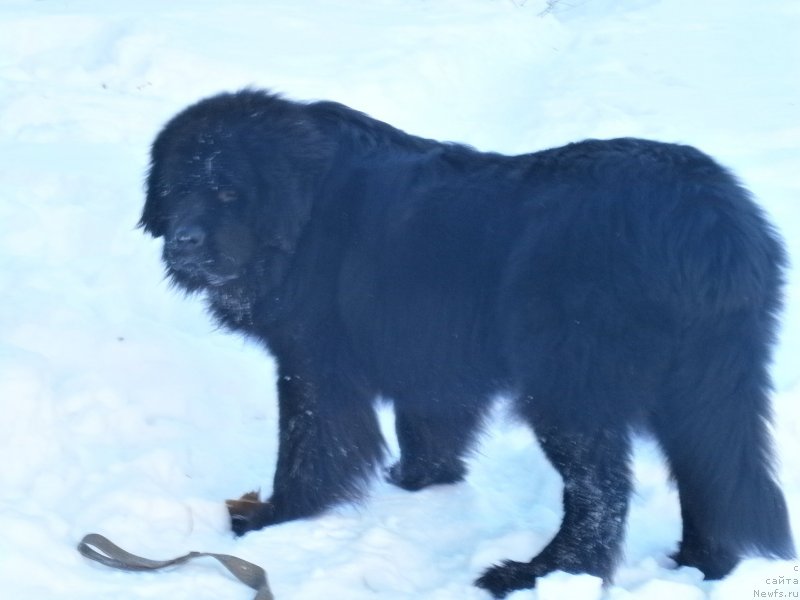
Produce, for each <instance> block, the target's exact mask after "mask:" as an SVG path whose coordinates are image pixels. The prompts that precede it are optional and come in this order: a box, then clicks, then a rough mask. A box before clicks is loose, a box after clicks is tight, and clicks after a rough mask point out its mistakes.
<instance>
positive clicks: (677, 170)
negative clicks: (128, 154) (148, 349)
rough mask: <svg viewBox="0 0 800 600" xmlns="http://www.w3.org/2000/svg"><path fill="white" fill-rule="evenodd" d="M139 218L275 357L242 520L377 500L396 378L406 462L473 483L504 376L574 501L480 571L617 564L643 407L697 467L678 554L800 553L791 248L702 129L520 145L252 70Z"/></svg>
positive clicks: (175, 142) (502, 580)
mask: <svg viewBox="0 0 800 600" xmlns="http://www.w3.org/2000/svg"><path fill="white" fill-rule="evenodd" d="M141 226H142V227H144V229H145V230H146V231H147V232H149V233H150V234H152V235H153V236H155V237H162V238H163V240H164V254H163V257H164V262H165V264H166V268H167V272H168V275H169V277H170V278H171V280H172V281H173V282H174V283H175V284H176V285H177V286H178V287H180V288H183V289H184V290H187V291H189V292H202V293H203V295H204V296H205V299H206V301H207V302H208V305H209V307H210V309H211V312H212V313H213V315H214V317H215V318H216V320H217V321H218V322H219V323H221V324H222V325H224V326H226V327H227V328H229V329H231V330H233V331H239V332H242V333H245V334H247V335H249V336H251V337H253V338H255V339H257V340H259V341H260V342H262V343H263V344H264V345H265V346H266V347H267V348H269V350H270V351H271V352H272V353H273V354H274V355H275V357H276V359H277V363H278V367H279V379H278V392H279V403H280V423H279V426H280V448H279V451H278V457H277V470H276V473H275V480H274V487H273V490H272V495H271V496H270V497H269V498H268V499H265V500H263V501H261V500H259V498H258V497H257V495H255V494H247V495H246V496H244V497H243V498H242V499H241V500H239V501H233V502H230V503H229V510H230V513H231V521H232V528H233V531H234V532H235V533H237V534H239V535H241V534H244V533H246V532H248V531H251V530H255V529H260V528H262V527H265V526H268V525H273V524H275V523H280V522H282V521H286V520H289V519H298V518H303V517H309V516H311V515H315V514H318V513H320V512H321V511H324V510H325V509H326V508H328V507H330V506H332V505H334V504H336V503H338V502H342V501H346V500H352V499H355V498H358V497H359V496H360V495H361V494H362V492H363V490H364V488H365V484H366V482H367V481H368V480H369V479H370V478H371V477H372V476H373V475H374V474H375V473H376V471H378V470H379V469H380V466H381V465H382V461H383V459H384V454H385V449H384V441H383V439H382V437H381V432H380V430H379V427H378V422H377V420H376V415H375V411H374V401H375V399H376V397H377V396H382V397H384V398H388V399H391V400H392V402H393V405H394V410H395V412H396V426H397V437H398V439H399V443H400V448H401V456H400V459H399V460H398V461H397V462H396V463H395V464H394V465H393V466H392V467H391V468H390V469H389V470H388V477H389V479H390V480H391V481H392V482H393V483H395V484H397V485H398V486H400V487H402V488H405V489H407V490H418V489H420V488H423V487H425V486H429V485H434V484H443V483H453V482H456V481H460V480H461V479H463V478H464V476H465V463H464V458H465V456H466V455H467V454H468V452H469V450H470V447H471V446H472V445H473V442H474V441H475V438H476V432H478V431H479V429H480V428H481V423H482V420H483V419H484V417H485V415H486V414H487V409H488V407H489V405H490V399H491V398H492V396H493V395H495V394H497V393H498V392H500V393H504V394H507V395H509V396H510V397H512V398H513V399H514V407H515V410H516V414H517V415H518V416H519V418H520V419H522V420H523V421H524V422H526V423H528V424H529V425H530V426H531V428H532V429H533V430H534V431H535V432H536V434H537V436H538V439H539V441H540V443H541V445H542V448H543V449H544V452H545V453H546V455H547V457H548V458H549V460H550V461H551V462H552V464H553V466H554V467H555V468H556V469H557V470H558V472H559V473H560V474H561V476H562V478H563V480H564V498H563V502H564V519H563V523H562V524H561V528H560V529H559V531H558V532H557V533H556V534H555V536H554V537H553V539H552V541H550V543H549V544H548V545H547V546H546V547H545V548H544V549H542V550H541V552H540V553H539V554H538V555H537V556H535V557H534V558H533V559H532V560H530V561H529V562H514V561H506V562H504V563H503V564H501V565H498V566H494V567H492V568H490V569H489V570H487V571H486V572H485V573H484V574H483V575H482V576H481V577H480V578H479V579H478V580H477V585H479V586H481V587H483V588H485V589H486V590H488V591H489V592H491V593H492V594H493V595H494V596H495V597H498V598H499V597H503V596H504V595H505V594H507V593H508V592H510V591H512V590H516V589H519V588H526V587H531V586H533V585H534V584H535V581H536V578H537V577H541V576H543V575H545V574H547V573H549V572H551V571H554V570H563V571H567V572H572V573H591V574H594V575H597V576H600V577H603V578H606V579H608V578H609V577H610V576H611V575H612V573H613V570H614V565H615V562H616V561H617V560H618V558H619V555H620V548H621V541H622V537H623V533H624V529H625V518H626V513H627V510H628V503H629V497H630V495H631V470H630V457H631V432H632V430H634V429H644V430H647V431H649V432H651V433H652V434H653V435H654V436H655V438H656V439H657V440H658V443H659V444H660V445H661V447H662V448H663V450H664V452H665V454H666V457H667V459H668V461H669V467H670V469H671V472H672V474H673V476H674V478H675V481H676V482H677V486H678V490H679V493H680V502H681V513H682V517H683V539H682V541H681V544H680V548H679V550H678V552H677V554H676V555H675V559H676V561H677V562H678V564H681V565H692V566H695V567H698V568H699V569H701V570H702V571H703V573H705V575H706V577H708V578H718V577H721V576H723V575H725V574H726V573H728V572H729V571H730V570H731V569H732V568H733V567H734V566H735V565H736V564H737V562H738V560H739V559H740V558H741V557H742V556H744V555H747V554H758V555H764V556H773V557H784V558H786V557H791V556H793V543H792V540H791V538H790V533H789V525H788V518H787V511H786V506H785V502H784V499H783V496H782V494H781V492H780V490H779V488H778V486H777V485H776V482H775V477H774V473H773V468H772V462H773V457H772V451H771V445H770V438H769V431H768V420H769V415H770V410H769V401H768V393H769V391H770V379H769V375H768V368H767V367H768V363H769V361H770V354H771V347H772V345H773V338H774V335H775V330H776V316H777V313H778V311H779V308H780V304H781V302H780V297H781V293H780V289H781V284H782V269H783V266H784V263H785V256H784V251H783V249H782V246H781V243H780V241H779V238H778V236H777V235H776V233H775V232H774V231H773V229H772V228H771V226H770V225H769V224H768V222H767V221H766V220H765V217H764V215H763V214H762V212H761V210H759V208H758V207H757V206H756V205H755V204H754V203H753V201H752V200H751V198H750V196H749V195H748V193H747V192H746V191H745V190H744V189H743V188H742V187H741V186H740V185H739V184H738V183H737V181H736V180H735V179H734V177H733V176H732V175H731V174H730V173H729V172H728V171H726V170H725V169H724V168H722V167H720V166H719V165H718V164H716V163H715V162H714V161H713V160H711V159H710V158H709V157H708V156H706V155H704V154H702V153H701V152H699V151H697V150H695V149H694V148H691V147H689V146H679V145H672V144H664V143H658V142H652V141H645V140H639V139H616V140H609V141H599V140H588V141H583V142H579V143H575V144H569V145H567V146H564V147H562V148H555V149H551V150H545V151H541V152H535V153H532V154H526V155H522V156H503V155H500V154H490V153H482V152H477V151H475V150H473V149H471V148H469V147H466V146H463V145H458V144H445V143H440V142H437V141H433V140H429V139H423V138H419V137H414V136H411V135H408V134H406V133H404V132H402V131H399V130H397V129H395V128H393V127H391V126H389V125H387V124H386V123H382V122H380V121H377V120H375V119H372V118H370V117H368V116H366V115H364V114H361V113H359V112H356V111H354V110H351V109H350V108H347V107H345V106H342V105H341V104H336V103H332V102H314V103H299V102H293V101H290V100H286V99H283V98H281V97H279V96H276V95H273V94H270V93H267V92H262V91H253V90H245V91H241V92H238V93H234V94H221V95H218V96H215V97H213V98H209V99H206V100H203V101H201V102H199V103H197V104H195V105H193V106H191V107H189V108H187V109H186V110H184V111H183V112H181V113H180V114H179V115H177V116H176V117H175V118H173V119H172V120H171V121H170V122H169V123H168V124H167V125H166V127H165V128H164V129H163V131H161V133H160V134H159V136H158V138H157V139H156V140H155V143H154V144H153V148H152V163H151V168H150V172H149V176H148V179H147V201H146V204H145V206H144V213H143V215H142V219H141Z"/></svg>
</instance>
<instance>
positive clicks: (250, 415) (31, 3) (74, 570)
mask: <svg viewBox="0 0 800 600" xmlns="http://www.w3.org/2000/svg"><path fill="white" fill-rule="evenodd" d="M798 31H800V3H798V2H797V1H796V0H761V1H759V2H756V1H754V0H725V1H722V0H708V1H706V2H697V1H696V0H561V1H555V2H554V1H551V2H545V0H527V1H526V0H437V1H435V2H434V1H433V0H373V1H372V2H369V3H366V2H364V3H358V2H352V1H350V2H348V1H346V0H275V1H270V2H262V1H260V0H230V1H227V2H221V1H219V0H213V1H212V0H192V1H188V0H176V1H172V2H161V1H158V0H137V2H135V3H134V2H130V3H123V2H107V1H104V0H39V1H36V0H3V2H2V3H1V4H0V164H2V167H0V189H1V190H2V194H0V409H1V414H2V417H0V595H2V596H3V597H4V598H28V599H39V598H42V599H44V598H48V599H49V598H57V599H84V598H94V599H103V598H108V599H112V598H113V599H114V600H118V599H120V598H126V599H140V598H141V599H144V598H155V597H159V598H165V597H169V598H175V599H181V598H192V599H193V600H202V599H212V598H213V599H219V598H231V599H234V598H241V599H245V598H250V597H251V595H252V594H251V592H250V591H249V590H248V589H247V588H245V587H243V586H241V585H240V584H239V583H237V582H236V581H234V580H233V579H231V578H230V577H229V576H227V574H225V573H224V572H223V571H222V570H221V569H220V568H219V567H217V566H216V564H215V563H212V562H207V563H206V562H202V563H198V564H192V565H190V566H187V567H184V568H182V569H180V570H175V571H170V572H168V573H161V574H130V573H121V572H116V571H111V570H108V569H106V568H105V567H101V566H96V565H94V564H91V563H89V562H87V561H86V560H84V559H83V558H81V557H80V556H79V555H78V554H77V553H76V552H75V549H74V547H75V544H76V542H77V541H78V540H79V539H80V538H81V536H82V535H83V534H84V533H86V532H89V531H98V532H101V533H104V534H106V535H108V536H109V537H111V538H112V539H113V540H115V541H116V542H117V543H119V544H120V545H122V546H123V547H125V548H127V549H129V550H131V551H133V552H137V553H140V554H144V555H146V556H151V557H154V558H159V557H164V558H166V557H170V556H174V555H177V554H182V553H184V552H186V551H187V550H190V549H197V550H209V551H217V552H228V553H234V554H238V555H240V556H242V557H243V558H247V559H250V560H252V561H254V562H257V563H260V564H261V565H263V566H264V567H265V568H266V569H267V570H268V572H269V575H270V580H271V582H272V585H273V589H274V592H275V594H276V597H277V598H278V599H279V600H285V599H288V598H291V599H292V600H318V599H320V598H341V599H346V600H361V599H368V598H382V599H387V600H400V599H411V598H426V599H433V600H449V599H459V600H461V599H467V600H468V599H475V600H479V599H481V598H486V596H485V595H484V594H483V593H482V592H481V591H479V590H477V589H474V588H473V587H472V586H471V581H472V580H473V578H474V577H476V576H477V575H478V574H479V573H480V571H481V569H482V568H484V567H485V566H487V565H488V564H490V563H492V562H493V561H495V560H497V559H500V558H507V557H510V558H516V559H528V558H530V556H532V555H533V554H534V553H535V551H536V549H537V548H539V547H541V546H542V545H543V544H544V543H546V541H547V540H548V539H549V537H550V536H551V535H552V534H553V532H554V531H555V529H556V527H557V526H558V523H559V519H560V481H559V479H558V477H557V476H556V475H555V473H554V471H553V470H552V469H551V468H550V467H549V466H548V465H547V464H546V462H545V460H544V458H543V456H542V455H541V453H540V451H539V450H538V448H537V447H536V445H535V443H534V442H533V441H532V438H531V436H530V435H529V434H528V433H527V431H526V430H524V429H522V428H520V427H519V426H517V425H515V424H513V423H511V422H509V421H508V420H507V419H504V418H503V414H502V411H498V417H497V419H496V421H497V422H496V423H495V425H494V426H493V427H492V429H491V431H490V433H489V434H488V435H487V436H486V438H485V440H484V443H483V444H482V446H481V447H480V450H479V452H477V453H476V456H475V459H474V461H473V469H472V472H471V475H470V477H469V479H468V481H467V482H465V483H463V484H460V485H457V486H452V487H441V488H437V489H429V490H425V491H423V492H420V493H418V494H408V493H406V492H403V491H401V490H399V489H395V488H393V487H391V486H389V485H388V484H385V483H382V482H377V483H376V485H375V489H374V493H373V496H372V498H371V500H370V501H369V502H368V503H366V504H364V505H363V506H360V507H345V508H342V509H341V510H337V511H335V512H333V513H331V514H328V515H326V516H323V517H320V518H317V519H314V520H310V521H304V522H295V523H289V524H286V525H282V526H279V527H275V528H273V529H270V530H265V531H263V532H259V533H256V534H251V535H248V536H247V537H245V538H243V539H241V540H234V539H233V538H232V536H231V535H230V534H229V533H228V529H227V520H226V515H225V509H224V505H223V504H222V500H223V499H224V498H228V497H236V496H238V495H239V494H241V493H242V492H244V491H247V490H248V489H251V488H253V487H257V486H259V485H260V486H262V487H263V488H264V489H265V490H268V489H269V482H270V480H271V468H272V464H273V462H274V455H275V447H276V440H275V415H276V411H275V402H274V391H273V385H274V372H273V370H272V366H271V363H270V362H269V361H268V360H267V359H265V358H264V356H263V353H262V352H261V351H260V350H259V349H258V348H255V347H253V346H251V345H248V344H247V343H245V342H243V341H242V340H241V339H239V338H237V337H235V336H231V335H228V334H225V333H224V332H220V331H216V330H215V329H214V327H213V325H212V324H211V323H210V321H209V319H208V318H207V317H206V315H205V314H204V313H203V308H202V306H201V303H200V302H199V301H198V300H197V299H186V298H183V297H182V296H181V295H179V294H175V293H174V292H172V291H171V290H170V289H169V288H168V286H167V285H166V284H165V283H164V281H163V280H162V275H161V266H160V264H159V258H158V255H159V250H160V249H159V245H158V243H156V242H154V241H152V240H149V239H148V238H146V237H145V236H143V235H142V234H141V232H140V231H138V230H136V229H135V224H136V221H137V219H138V216H139V210H140V208H141V204H142V179H143V174H144V171H145V168H146V159H147V150H148V144H149V142H150V141H151V139H152V137H153V136H154V134H155V133H156V131H157V130H158V128H159V126H160V125H161V124H162V123H163V122H164V121H165V120H166V119H167V118H168V117H169V116H170V115H172V114H173V113H174V112H176V111H177V110H179V109H180V108H182V107H183V106H185V105H186V104H188V103H189V102H192V101H193V100H195V99H197V98H198V97H200V96H203V95H207V94H210V93H213V92H216V91H219V90H222V89H236V88H240V87H243V86H246V85H254V86H258V87H269V88H271V89H273V90H276V91H281V92H285V93H286V94H287V95H289V96H291V97H295V98H303V99H312V98H329V99H334V100H338V101H341V102H344V103H346V104H349V105H351V106H353V107H356V108H358V109H361V110H364V111H366V112H368V113H370V114H372V115H373V116H376V117H378V118H381V119H384V120H387V121H389V122H391V123H393V124H395V125H397V126H399V127H401V128H404V129H406V130H408V131H410V132H413V133H417V134H421V135H425V136H429V137H436V138H441V139H451V140H457V141H464V142H467V143H470V144H472V145H475V146H477V147H479V148H481V149H486V150H497V151H501V152H507V153H518V152H524V151H531V150H536V149H541V148H544V147H548V146H552V145H556V144H561V143H564V142H568V141H573V140H578V139H582V138H586V137H610V136H622V135H632V136H642V137H650V138H657V139H662V140H665V141H680V142H686V143H691V144H694V145H697V146H699V147H700V148H702V149H703V150H705V151H706V152H708V153H710V154H712V155H714V156H716V157H717V158H718V159H719V160H720V161H721V162H722V163H724V164H726V165H728V166H730V167H731V168H733V169H734V170H735V171H736V172H737V173H738V174H739V175H740V176H741V178H742V179H743V180H744V181H745V182H746V183H747V185H748V186H749V187H750V188H751V189H752V190H753V191H754V193H755V194H756V195H757V197H758V198H759V199H760V201H761V202H762V203H763V205H764V206H765V207H766V209H767V210H768V211H769V212H770V214H771V215H772V216H773V218H774V220H775V221H776V223H777V224H778V226H779V227H780V229H781V230H782V232H783V234H784V236H785V238H786V240H787V243H788V246H789V249H790V253H791V254H792V255H793V257H794V260H795V262H797V261H799V260H800V201H799V200H798V198H800V177H798V173H800V148H799V147H798V140H800V104H799V103H798V102H800V76H798V71H797V65H798V64H800V42H798V41H797V32H798ZM787 292H788V293H787V311H786V318H785V327H784V329H783V334H782V337H781V340H780V345H779V348H778V353H777V357H776V362H775V365H774V374H775V379H776V385H777V390H776V394H775V412H776V428H775V429H776V437H777V443H778V450H779V454H780V457H781V460H782V463H781V469H780V475H781V478H782V481H783V483H784V486H785V490H786V494H787V498H788V501H789V504H790V509H791V512H792V516H793V520H794V523H795V538H796V539H797V538H800V536H799V535H798V530H800V458H798V457H800V406H798V402H800V373H798V364H800V360H798V358H799V357H800V271H798V270H797V269H795V270H793V271H792V272H791V273H790V285H789V288H788V290H787ZM383 418H384V419H385V422H386V425H387V429H388V428H389V426H390V425H391V423H390V421H391V415H390V414H388V413H386V414H384V415H383ZM636 473H637V478H638V481H637V495H636V496H635V498H634V502H633V507H632V510H631V517H630V525H629V535H628V541H627V544H626V556H625V561H624V563H623V564H622V565H621V567H620V569H619V572H618V576H617V579H616V582H615V584H614V585H613V586H609V587H607V588H606V589H604V590H601V589H600V588H599V587H598V585H597V582H596V581H594V580H592V579H591V578H586V577H565V576H563V575H560V574H554V575H553V576H551V577H548V578H547V579H545V580H543V581H542V582H541V583H540V586H539V590H538V591H536V592H534V591H524V592H518V593H516V594H514V595H513V596H512V598H515V599H520V600H521V599H523V598H539V599H540V600H545V599H546V600H552V599H557V598H582V599H586V600H593V599H597V598H600V597H601V595H602V597H603V598H609V599H612V600H621V599H626V600H627V599H666V598H669V599H671V600H696V599H701V598H711V599H718V600H722V599H724V600H728V599H736V598H742V599H744V598H753V597H761V596H754V593H755V592H757V593H761V592H764V593H765V594H767V593H772V594H774V593H775V592H782V593H783V594H784V595H783V597H786V598H788V597H795V598H796V597H798V596H799V595H800V585H797V584H794V583H792V582H789V583H787V582H786V580H787V578H789V579H792V578H797V577H800V574H798V571H797V569H798V564H800V563H798V562H784V563H773V562H768V561H764V560H750V561H747V562H745V563H743V564H742V565H741V567H740V568H739V569H738V570H737V571H736V572H735V573H734V574H733V575H732V576H731V577H729V578H728V579H727V580H725V581H723V582H716V583H707V582H703V581H702V580H701V577H700V575H699V573H698V572H697V571H694V570H692V569H680V570H673V569H671V568H670V566H671V565H670V561H669V559H668V558H667V556H668V555H669V554H670V553H671V552H672V551H673V550H674V548H675V545H676V542H677V539H678V536H679V529H680V525H679V511H678V506H677V498H676V495H675V492H674V490H672V489H671V488H670V486H669V485H668V483H667V480H666V473H665V470H664V467H663V465H662V462H661V458H660V456H659V454H658V452H657V451H656V450H655V448H654V447H653V446H652V444H649V443H647V442H642V443H641V444H640V445H639V447H638V451H637V455H636ZM781 578H783V579H784V581H783V583H781ZM773 580H777V583H776V582H774V581H773ZM792 594H793V595H792ZM764 597H781V596H764Z"/></svg>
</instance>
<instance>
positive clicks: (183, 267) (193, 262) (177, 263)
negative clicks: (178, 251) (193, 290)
mask: <svg viewBox="0 0 800 600" xmlns="http://www.w3.org/2000/svg"><path fill="white" fill-rule="evenodd" d="M170 254H171V253H170V252H165V253H164V260H165V262H166V263H167V266H168V267H169V271H170V274H171V275H172V276H173V278H174V279H176V280H177V281H178V282H179V283H182V282H184V281H185V282H191V287H221V286H223V285H225V284H227V283H230V282H231V281H235V280H236V279H238V278H239V275H240V273H239V269H238V268H237V267H238V265H237V264H236V262H235V261H234V260H233V259H232V258H229V257H225V256H223V257H221V258H204V259H200V258H198V257H196V256H192V257H186V256H171V255H170Z"/></svg>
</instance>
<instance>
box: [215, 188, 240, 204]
mask: <svg viewBox="0 0 800 600" xmlns="http://www.w3.org/2000/svg"><path fill="white" fill-rule="evenodd" d="M217 198H219V201H220V202H222V203H223V204H230V203H231V202H236V200H238V199H239V194H237V193H236V192H235V191H234V190H220V191H219V192H217Z"/></svg>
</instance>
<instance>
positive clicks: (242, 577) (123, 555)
mask: <svg viewBox="0 0 800 600" xmlns="http://www.w3.org/2000/svg"><path fill="white" fill-rule="evenodd" d="M78 552H80V553H81V554H82V555H83V556H85V557H86V558H88V559H91V560H94V561H97V562H99V563H101V564H104V565H106V566H107V567H112V568H114V569H121V570H123V571H157V570H159V569H163V568H165V567H173V566H177V565H182V564H183V563H186V562H189V561H190V560H192V559H194V558H200V557H203V556H210V557H211V558H215V559H217V560H218V561H219V562H220V563H221V564H222V566H224V567H225V568H226V569H228V571H230V572H231V574H232V575H233V576H234V577H236V579H238V580H239V581H241V582H242V583H243V584H245V585H246V586H248V587H250V588H252V589H254V590H255V591H256V595H255V598H254V599H253V600H275V597H274V596H273V595H272V592H271V591H270V589H269V583H268V582H267V574H266V572H265V571H264V569H262V568H261V567H259V566H258V565H254V564H253V563H251V562H247V561H246V560H242V559H241V558H237V557H235V556H230V555H229V554H214V553H212V552H189V554H185V555H183V556H179V557H178V558H173V559H172V560H150V559H149V558H142V557H141V556H136V555H135V554H131V553H130V552H126V551H125V550H123V549H122V548H120V547H119V546H117V545H116V544H114V543H113V542H111V541H110V540H109V539H108V538H105V537H103V536H102V535H100V534H98V533H89V534H87V535H85V536H84V538H83V539H82V540H81V542H80V543H79V544H78Z"/></svg>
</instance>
